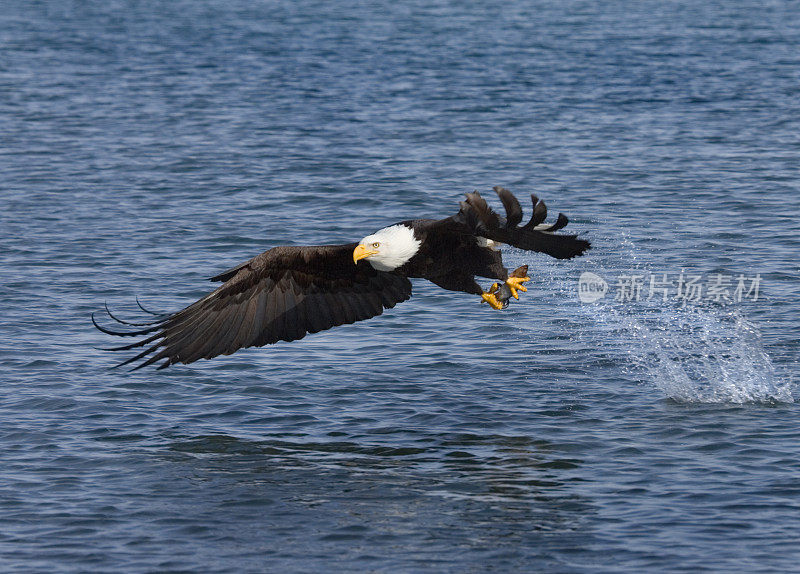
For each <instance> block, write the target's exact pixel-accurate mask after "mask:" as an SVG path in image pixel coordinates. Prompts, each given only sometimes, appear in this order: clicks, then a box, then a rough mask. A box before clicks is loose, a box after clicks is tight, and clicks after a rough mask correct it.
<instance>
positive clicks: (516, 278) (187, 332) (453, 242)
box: [92, 187, 590, 369]
mask: <svg viewBox="0 0 800 574" xmlns="http://www.w3.org/2000/svg"><path fill="white" fill-rule="evenodd" d="M494 191H495V192H496V193H497V195H498V196H499V198H500V201H501V202H502V204H503V207H504V208H505V211H506V216H505V217H501V216H500V215H498V214H497V213H496V212H494V211H493V210H492V209H491V208H490V207H489V206H488V205H487V203H486V201H485V200H484V199H483V198H482V197H481V196H480V194H479V193H478V192H473V193H468V194H467V196H466V201H463V202H461V204H460V207H461V209H460V210H459V212H458V213H457V214H455V215H453V216H452V217H448V218H446V219H440V220H433V219H414V220H409V221H402V222H400V223H397V224H395V225H391V226H389V227H386V228H384V229H381V230H380V231H377V232H375V233H373V234H371V235H367V236H366V237H364V239H362V240H361V241H359V242H358V243H348V244H345V245H321V246H310V247H295V246H291V247H289V246H281V247H274V248H272V249H269V250H267V251H265V252H264V253H262V254H261V255H257V256H256V257H254V258H252V259H250V260H249V261H245V262H244V263H242V264H240V265H237V266H236V267H233V268H232V269H229V270H228V271H225V272H223V273H220V274H219V275H216V276H214V277H212V278H211V280H212V281H220V282H223V283H222V285H221V286H219V287H218V288H217V289H215V290H214V291H213V292H211V293H210V294H209V295H207V296H205V297H203V298H202V299H200V300H199V301H196V302H195V303H192V304H191V305H189V306H188V307H186V308H185V309H182V310H180V311H177V312H175V313H171V314H157V313H153V314H154V315H156V317H155V318H154V320H152V321H149V322H145V323H129V322H127V321H122V320H120V319H117V318H116V317H115V316H114V315H112V314H111V312H110V311H109V310H108V307H107V306H106V311H107V312H108V315H109V317H110V318H112V319H114V320H115V321H117V322H119V323H123V324H125V325H131V326H136V327H144V328H143V329H136V330H124V331H120V330H112V329H109V328H106V327H103V326H101V325H99V324H98V323H97V321H96V320H95V317H94V314H93V315H92V322H93V323H94V325H95V327H97V328H98V329H99V330H100V331H102V332H104V333H107V334H110V335H117V336H124V337H129V336H140V337H143V338H142V339H141V340H139V341H137V342H135V343H133V344H130V345H124V346H121V347H114V348H112V349H109V350H113V351H128V350H133V349H138V348H144V350H142V351H141V352H140V353H138V354H136V355H135V356H133V357H131V358H129V359H127V360H126V361H123V362H122V363H120V364H119V365H117V366H122V365H127V364H130V363H133V362H134V361H140V360H141V361H142V362H141V363H139V364H138V365H137V366H135V367H134V368H135V369H139V368H142V367H145V366H147V365H151V364H153V363H156V362H158V361H162V362H161V363H160V364H159V366H158V368H159V369H163V368H165V367H168V366H169V365H172V364H173V363H184V364H188V363H192V362H194V361H197V360H198V359H210V358H212V357H216V356H217V355H230V354H231V353H233V352H235V351H237V350H238V349H242V348H245V347H260V346H263V345H269V344H271V343H275V342H277V341H294V340H296V339H302V338H303V337H305V336H306V334H307V333H316V332H318V331H323V330H325V329H330V328H331V327H336V326H337V325H343V324H345V323H354V322H356V321H363V320H364V319H369V318H371V317H375V316H377V315H380V314H381V313H383V310H384V309H390V308H392V307H394V306H395V305H396V304H397V303H401V302H403V301H406V300H407V299H408V298H409V297H411V282H410V281H409V278H424V279H427V280H428V281H431V282H432V283H434V284H436V285H438V286H439V287H442V288H443V289H448V290H451V291H463V292H465V293H470V294H474V295H478V296H479V297H480V298H481V300H482V301H485V302H486V303H488V304H489V305H490V306H491V307H492V308H494V309H502V308H504V307H505V306H506V305H507V304H508V301H509V299H510V298H511V297H514V298H516V299H518V298H519V291H527V289H526V288H525V286H524V285H523V284H524V283H525V282H526V281H529V280H530V278H529V277H528V276H527V275H526V272H527V266H523V267H520V268H519V269H517V270H516V271H515V272H513V273H511V274H509V272H508V270H507V269H506V268H505V267H504V266H503V260H502V256H501V253H500V251H499V250H498V249H497V247H498V245H500V244H508V245H512V246H514V247H518V248H520V249H525V250H528V251H538V252H541V253H546V254H548V255H550V256H552V257H555V258H557V259H570V258H572V257H575V256H576V255H581V254H582V253H583V252H584V251H586V250H587V249H589V246H590V244H589V242H588V241H586V240H584V239H579V238H578V237H577V236H575V235H562V234H557V233H555V232H556V231H558V230H559V229H561V228H563V227H564V226H565V225H567V222H568V220H567V218H566V216H564V214H561V213H560V214H559V215H558V218H557V219H556V221H555V223H553V224H552V225H546V224H543V221H544V220H545V218H546V217H547V207H546V206H545V204H544V202H543V201H539V199H538V198H537V197H536V196H535V195H531V198H532V200H533V206H534V209H533V215H532V217H531V219H530V221H528V223H526V224H525V225H523V226H519V223H520V222H521V221H522V209H521V207H520V204H519V201H517V199H516V197H514V195H513V194H512V193H511V192H509V191H508V190H507V189H504V188H502V187H495V188H494ZM476 275H477V276H480V277H486V278H489V279H497V280H499V281H501V282H502V283H497V282H495V283H494V284H493V285H492V286H491V287H490V288H489V289H488V290H487V291H484V290H483V289H482V288H481V287H480V286H479V285H478V283H476V282H475V276H476ZM137 302H138V301H137ZM140 307H141V305H140ZM142 309H143V310H144V311H148V310H147V309H145V308H144V307H142ZM148 312H149V313H152V312H150V311H148Z"/></svg>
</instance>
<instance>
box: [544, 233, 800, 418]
mask: <svg viewBox="0 0 800 574" xmlns="http://www.w3.org/2000/svg"><path fill="white" fill-rule="evenodd" d="M598 242H599V243H601V244H604V245H606V247H607V251H608V254H607V255H606V256H605V257H604V258H603V259H604V260H602V261H598V262H597V264H596V268H595V269H584V270H582V271H596V272H597V275H598V276H600V277H604V278H605V279H606V280H610V279H611V278H613V277H619V276H620V275H621V273H628V274H630V273H632V272H634V273H644V274H648V273H649V272H650V269H651V267H653V266H654V264H655V262H654V259H656V257H655V256H654V254H652V253H649V252H647V250H645V251H644V252H641V251H640V248H639V247H638V246H637V245H636V244H635V243H634V242H632V241H631V240H630V239H629V238H628V237H627V234H626V233H625V232H624V231H623V232H620V233H619V234H618V235H617V236H616V237H615V238H614V239H613V241H612V240H611V239H609V238H608V237H602V238H599V241H598ZM622 262H625V264H624V265H622ZM620 269H626V271H624V272H621V271H620ZM576 279H577V277H575V276H573V277H571V278H570V279H569V281H567V282H564V281H562V282H560V285H559V287H560V289H559V290H560V291H561V294H560V295H561V296H562V297H564V296H566V297H571V298H573V300H577V299H578V292H576V283H575V281H576ZM744 312H745V309H744V308H743V307H741V306H736V307H734V306H721V305H718V304H716V305H715V304H713V303H709V304H700V303H698V304H688V305H686V304H684V305H681V304H680V303H679V302H677V301H675V300H674V299H672V300H667V301H664V300H662V299H660V298H654V299H652V300H647V299H646V298H645V297H643V298H642V299H641V300H638V301H625V302H620V301H617V300H615V298H614V297H603V298H602V299H600V300H598V301H597V302H596V303H580V316H581V317H582V319H584V320H585V321H586V323H585V325H584V331H583V333H582V334H581V335H580V338H588V339H591V341H590V344H591V347H592V348H594V349H597V350H598V352H599V353H600V354H601V355H603V356H604V358H606V359H609V360H611V361H613V363H615V364H617V365H621V366H622V369H623V371H624V372H625V373H626V374H628V375H630V376H631V377H632V378H634V379H639V380H642V381H643V382H645V383H648V384H652V385H654V386H655V387H656V388H657V389H658V390H659V391H661V392H662V393H663V394H664V395H665V396H666V397H667V398H669V399H672V400H675V401H679V402H687V403H731V404H743V403H763V404H776V403H789V402H795V393H796V385H794V384H793V381H792V380H791V378H790V376H788V374H786V373H784V372H781V371H779V370H776V368H775V365H774V364H773V362H772V359H771V357H770V355H769V353H768V352H767V350H766V348H765V346H764V342H763V339H762V336H761V332H760V330H759V329H758V327H757V326H756V325H755V324H754V323H753V322H752V321H750V320H748V319H747V318H746V316H745V314H744Z"/></svg>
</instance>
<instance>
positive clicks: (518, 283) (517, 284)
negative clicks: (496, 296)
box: [506, 276, 531, 299]
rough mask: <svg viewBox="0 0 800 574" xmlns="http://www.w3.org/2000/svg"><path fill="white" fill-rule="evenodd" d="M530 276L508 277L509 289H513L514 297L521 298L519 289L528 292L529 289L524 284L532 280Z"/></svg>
mask: <svg viewBox="0 0 800 574" xmlns="http://www.w3.org/2000/svg"><path fill="white" fill-rule="evenodd" d="M530 280H531V278H530V277H527V276H526V277H509V278H508V279H506V285H508V288H509V290H510V291H511V296H512V297H513V298H514V299H519V293H518V291H522V292H526V291H527V290H528V288H527V287H525V286H524V285H523V283H525V282H526V281H530Z"/></svg>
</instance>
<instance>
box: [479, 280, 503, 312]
mask: <svg viewBox="0 0 800 574" xmlns="http://www.w3.org/2000/svg"><path fill="white" fill-rule="evenodd" d="M498 289H500V285H498V284H497V283H495V284H493V285H492V286H491V287H489V290H488V291H485V292H484V293H482V294H481V299H483V300H484V301H486V302H487V303H488V304H489V305H491V306H492V309H502V308H503V304H502V303H501V302H500V301H498V300H497V297H495V295H494V294H495V293H496V292H497V290H498Z"/></svg>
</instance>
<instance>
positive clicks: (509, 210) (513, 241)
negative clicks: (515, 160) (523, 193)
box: [445, 186, 591, 259]
mask: <svg viewBox="0 0 800 574" xmlns="http://www.w3.org/2000/svg"><path fill="white" fill-rule="evenodd" d="M494 191H495V193H497V195H498V196H499V197H500V201H502V202H503V207H504V208H505V210H506V217H501V216H500V215H498V214H497V213H495V212H494V211H493V210H492V208H491V207H489V205H488V204H487V203H486V200H484V199H483V198H482V197H481V196H480V194H479V193H478V192H477V191H475V192H473V193H468V194H467V199H466V201H462V202H461V211H459V212H458V213H457V214H456V215H454V216H453V217H451V218H448V220H445V221H452V222H456V223H458V224H461V225H466V226H467V227H469V228H470V230H471V231H472V233H474V234H475V235H478V236H480V237H485V238H487V239H491V240H493V241H499V242H500V243H507V244H508V245H513V246H514V247H518V248H520V249H526V250H528V251H538V252H540V253H546V254H547V255H550V256H551V257H555V258H556V259H571V258H572V257H575V256H577V255H581V254H582V253H583V252H584V251H586V250H587V249H589V247H591V244H590V243H589V242H588V241H586V240H585V239H579V238H578V236H577V235H562V234H559V233H555V232H556V231H558V230H559V229H562V228H564V227H565V226H566V225H567V223H569V219H567V216H566V215H564V214H563V213H559V214H558V218H557V219H556V221H555V223H553V224H552V225H545V224H544V223H543V222H544V220H545V218H546V217H547V206H546V205H545V204H544V202H543V201H539V198H538V197H536V196H535V195H533V194H531V199H532V200H533V206H534V208H533V215H532V216H531V219H530V221H528V223H526V224H525V225H523V226H522V227H520V226H519V223H520V222H521V221H522V208H521V207H520V204H519V201H517V198H516V197H514V195H513V194H512V193H511V192H510V191H508V190H507V189H504V188H502V187H500V186H496V187H495V188H494Z"/></svg>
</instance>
